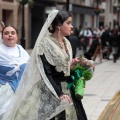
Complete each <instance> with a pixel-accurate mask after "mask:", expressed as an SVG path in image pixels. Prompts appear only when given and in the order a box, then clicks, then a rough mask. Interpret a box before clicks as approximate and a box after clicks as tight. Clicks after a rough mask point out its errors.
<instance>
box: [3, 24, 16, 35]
mask: <svg viewBox="0 0 120 120" xmlns="http://www.w3.org/2000/svg"><path fill="white" fill-rule="evenodd" d="M6 27H12V28H14V29H15V31H16V33H17V34H18V31H17V29H16V28H15V27H13V26H11V25H7V26H5V27H4V28H3V29H2V36H3V31H4V29H5V28H6Z"/></svg>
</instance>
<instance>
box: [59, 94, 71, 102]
mask: <svg viewBox="0 0 120 120" xmlns="http://www.w3.org/2000/svg"><path fill="white" fill-rule="evenodd" d="M60 99H61V100H65V101H67V102H68V103H70V104H71V103H72V102H71V100H70V97H69V96H68V95H61V96H60Z"/></svg>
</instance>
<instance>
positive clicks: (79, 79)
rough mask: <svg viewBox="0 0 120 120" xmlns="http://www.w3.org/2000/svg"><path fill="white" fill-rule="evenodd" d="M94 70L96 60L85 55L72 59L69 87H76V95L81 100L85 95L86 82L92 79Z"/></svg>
mask: <svg viewBox="0 0 120 120" xmlns="http://www.w3.org/2000/svg"><path fill="white" fill-rule="evenodd" d="M93 72H94V61H92V60H88V59H86V58H84V57H83V56H80V57H77V58H75V59H73V60H72V64H71V75H70V76H71V80H72V82H71V83H69V84H68V86H67V87H68V89H70V88H71V87H73V88H74V92H75V97H76V98H77V99H79V100H81V99H82V98H83V96H84V88H85V82H86V81H87V80H90V79H91V78H92V76H93Z"/></svg>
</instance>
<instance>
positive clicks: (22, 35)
mask: <svg viewBox="0 0 120 120" xmlns="http://www.w3.org/2000/svg"><path fill="white" fill-rule="evenodd" d="M17 2H19V3H20V4H21V5H22V29H21V45H22V47H23V48H25V26H24V6H25V4H27V3H32V2H33V0H17Z"/></svg>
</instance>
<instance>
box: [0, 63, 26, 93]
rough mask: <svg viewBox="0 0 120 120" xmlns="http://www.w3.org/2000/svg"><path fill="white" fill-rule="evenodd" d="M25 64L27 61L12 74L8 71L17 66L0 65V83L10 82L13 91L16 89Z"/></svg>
mask: <svg viewBox="0 0 120 120" xmlns="http://www.w3.org/2000/svg"><path fill="white" fill-rule="evenodd" d="M25 66H26V63H24V64H22V65H21V66H19V67H18V69H17V70H15V72H13V73H12V74H8V72H9V71H12V70H14V68H15V67H6V66H0V83H1V84H3V85H5V84H6V83H7V82H8V83H9V85H10V86H11V88H12V89H13V91H15V90H16V88H17V87H18V84H19V81H20V79H21V76H22V73H23V71H24V69H25Z"/></svg>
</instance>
